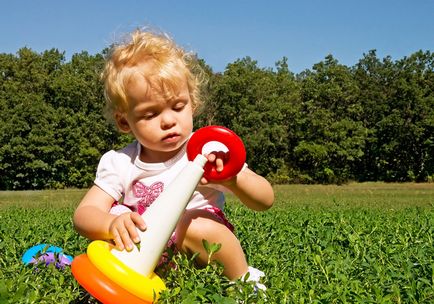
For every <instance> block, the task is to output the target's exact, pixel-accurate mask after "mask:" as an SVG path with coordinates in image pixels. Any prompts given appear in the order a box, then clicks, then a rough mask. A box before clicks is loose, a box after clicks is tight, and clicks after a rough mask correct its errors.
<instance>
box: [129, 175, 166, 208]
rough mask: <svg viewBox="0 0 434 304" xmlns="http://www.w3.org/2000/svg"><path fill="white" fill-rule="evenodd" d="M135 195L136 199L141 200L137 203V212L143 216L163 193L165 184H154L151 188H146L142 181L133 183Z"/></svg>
mask: <svg viewBox="0 0 434 304" xmlns="http://www.w3.org/2000/svg"><path fill="white" fill-rule="evenodd" d="M132 189H133V194H134V196H135V197H137V198H140V200H139V201H138V202H137V206H136V210H135V211H136V212H137V213H139V214H143V212H145V211H146V209H147V208H148V207H149V206H150V205H151V204H152V203H153V202H154V201H155V199H156V198H157V197H158V196H159V195H160V193H161V192H163V189H164V183H162V182H154V183H153V184H151V185H150V186H146V185H145V184H143V183H141V182H140V181H138V180H136V181H134V182H133V187H132Z"/></svg>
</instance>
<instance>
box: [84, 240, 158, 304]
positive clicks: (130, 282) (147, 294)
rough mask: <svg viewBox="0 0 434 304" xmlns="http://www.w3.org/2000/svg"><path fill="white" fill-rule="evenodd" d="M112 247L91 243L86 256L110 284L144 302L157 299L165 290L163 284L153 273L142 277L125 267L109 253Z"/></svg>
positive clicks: (108, 244) (105, 244) (106, 244)
mask: <svg viewBox="0 0 434 304" xmlns="http://www.w3.org/2000/svg"><path fill="white" fill-rule="evenodd" d="M112 249H114V246H113V245H112V244H110V243H108V242H104V241H99V240H98V241H93V242H92V243H90V244H89V246H88V247H87V255H88V257H89V260H90V261H91V262H92V264H93V265H94V266H95V267H96V268H98V270H99V271H101V272H102V273H103V274H104V275H105V276H106V277H108V278H109V279H110V280H111V281H112V282H114V283H115V284H117V285H119V286H120V287H122V288H123V289H125V290H126V291H128V292H130V293H131V294H133V295H135V296H137V297H139V298H141V299H143V300H145V301H151V302H152V301H153V299H154V294H155V295H156V298H157V299H158V296H159V293H160V291H162V290H164V289H166V286H165V285H164V282H163V281H162V280H161V279H160V277H159V276H157V275H156V274H155V273H151V274H150V275H149V276H144V275H142V274H140V273H138V272H137V271H135V270H133V269H131V268H130V267H128V266H126V265H125V264H124V263H123V262H122V261H121V260H119V259H118V258H117V257H115V256H114V255H113V254H112V253H111V252H110V251H111V250H112Z"/></svg>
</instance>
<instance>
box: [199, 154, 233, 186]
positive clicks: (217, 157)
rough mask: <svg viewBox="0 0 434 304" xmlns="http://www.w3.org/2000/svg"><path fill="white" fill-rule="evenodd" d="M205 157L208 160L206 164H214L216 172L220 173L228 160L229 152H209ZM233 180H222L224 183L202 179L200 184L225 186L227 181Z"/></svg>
mask: <svg viewBox="0 0 434 304" xmlns="http://www.w3.org/2000/svg"><path fill="white" fill-rule="evenodd" d="M205 156H206V158H207V159H208V162H210V163H215V167H216V171H217V172H222V171H223V168H224V164H225V162H226V161H227V160H228V159H229V152H223V151H214V152H211V153H209V154H207V155H205ZM233 178H235V177H233ZM233 178H231V179H229V180H224V181H214V180H212V181H210V180H208V179H207V178H205V177H202V178H201V180H200V182H201V184H203V185H206V184H208V183H216V184H225V183H227V182H228V181H230V180H232V179H233Z"/></svg>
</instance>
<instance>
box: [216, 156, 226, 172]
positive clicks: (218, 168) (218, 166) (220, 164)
mask: <svg viewBox="0 0 434 304" xmlns="http://www.w3.org/2000/svg"><path fill="white" fill-rule="evenodd" d="M215 164H216V171H217V172H222V171H223V164H224V162H223V159H221V158H217V160H216V162H215Z"/></svg>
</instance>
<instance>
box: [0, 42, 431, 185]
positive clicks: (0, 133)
mask: <svg viewBox="0 0 434 304" xmlns="http://www.w3.org/2000/svg"><path fill="white" fill-rule="evenodd" d="M105 53H106V51H103V52H101V53H100V54H96V55H90V54H89V53H87V52H81V53H77V54H74V55H73V56H72V57H71V59H70V60H66V59H65V54H64V52H60V51H59V50H57V49H51V50H47V51H44V52H41V53H37V52H35V51H33V50H31V49H29V48H22V49H20V50H19V51H18V52H17V53H16V54H6V53H2V54H0V121H1V124H0V178H1V180H0V189H2V190H12V189H45V188H65V187H78V188H83V187H88V186H89V185H90V184H91V183H92V181H93V179H94V174H95V170H96V166H97V164H98V161H99V158H100V157H101V155H102V154H103V153H104V152H106V151H107V150H110V149H117V148H120V147H122V146H124V145H125V144H126V143H128V142H129V141H131V140H132V139H131V138H130V137H129V136H127V135H122V134H120V133H119V132H117V130H116V128H115V127H114V126H113V124H111V123H109V122H108V121H107V120H106V119H105V118H104V115H103V112H104V97H103V91H102V84H101V82H100V78H99V75H100V72H101V70H102V67H103V65H104V57H105ZM200 62H201V64H202V66H203V68H204V70H205V71H206V73H207V74H208V76H209V81H208V82H207V84H206V85H205V86H204V88H203V91H204V94H203V95H204V99H205V106H204V108H203V109H202V113H201V114H200V115H199V116H198V117H197V118H196V121H195V127H196V128H198V127H201V126H205V125H210V124H217V125H224V126H226V127H228V128H230V129H232V130H234V131H235V132H236V133H237V134H238V135H239V136H240V137H241V138H242V139H243V140H244V143H245V146H246V149H247V155H248V160H247V161H248V164H249V166H250V167H252V168H254V169H255V170H256V171H257V172H258V173H259V174H261V175H263V176H266V177H267V178H269V179H270V180H271V181H272V182H274V183H345V182H348V181H390V182H391V181H398V182H404V181H432V180H433V178H434V54H433V53H431V52H429V51H418V52H415V53H413V54H411V55H409V56H406V57H404V58H402V59H399V60H395V61H393V60H392V58H391V57H389V56H387V57H385V58H378V56H377V54H376V52H375V51H374V50H372V51H370V52H368V53H366V54H364V55H363V57H362V58H361V59H360V60H359V61H358V62H357V63H356V64H355V65H354V66H351V67H348V66H345V65H343V64H340V63H339V62H338V60H336V59H335V58H334V57H333V56H332V55H328V56H326V57H325V58H324V60H323V61H321V62H319V63H317V64H315V65H313V67H312V68H311V69H306V70H305V71H303V72H301V73H298V74H295V73H293V72H291V71H290V70H289V68H288V64H287V58H285V57H284V58H282V59H281V60H279V61H278V62H276V64H275V67H272V68H270V67H267V68H263V67H260V66H258V63H257V61H255V60H253V59H252V58H250V57H245V58H242V59H239V60H236V61H235V62H233V63H229V64H228V65H227V67H226V69H225V71H224V72H222V73H215V72H213V71H212V69H211V68H210V67H209V66H208V65H207V64H206V62H205V61H204V60H200Z"/></svg>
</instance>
